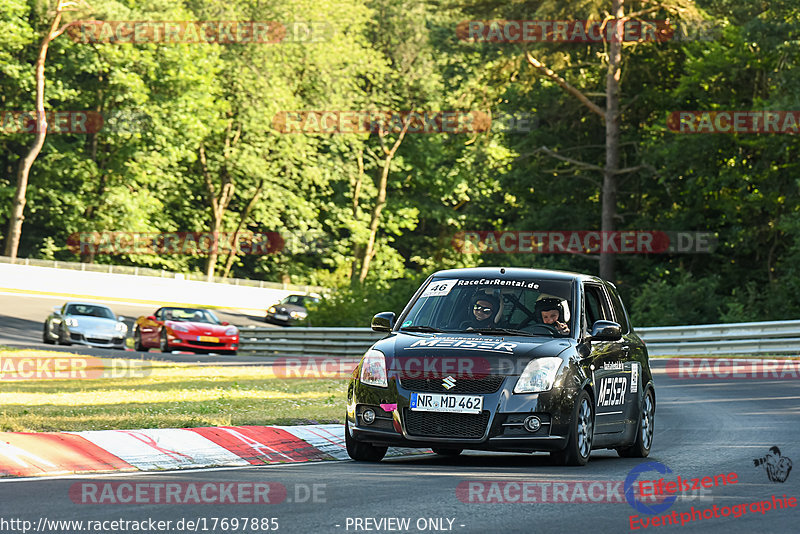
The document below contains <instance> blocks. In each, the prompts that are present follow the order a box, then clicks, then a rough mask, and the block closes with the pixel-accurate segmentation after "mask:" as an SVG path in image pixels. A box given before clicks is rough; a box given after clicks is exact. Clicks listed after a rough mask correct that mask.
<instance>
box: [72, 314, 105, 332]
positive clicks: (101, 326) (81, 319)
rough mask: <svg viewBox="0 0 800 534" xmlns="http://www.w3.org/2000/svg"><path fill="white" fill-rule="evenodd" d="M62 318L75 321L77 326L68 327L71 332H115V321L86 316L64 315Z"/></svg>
mask: <svg viewBox="0 0 800 534" xmlns="http://www.w3.org/2000/svg"><path fill="white" fill-rule="evenodd" d="M64 318H70V319H75V320H77V321H78V326H76V327H70V328H71V329H72V330H75V331H77V330H80V331H92V332H116V328H117V321H116V320H114V319H106V318H104V317H89V316H88V315H65V316H64Z"/></svg>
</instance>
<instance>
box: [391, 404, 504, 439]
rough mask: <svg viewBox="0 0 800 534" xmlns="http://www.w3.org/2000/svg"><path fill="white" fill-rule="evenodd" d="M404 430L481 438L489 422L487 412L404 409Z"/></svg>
mask: <svg viewBox="0 0 800 534" xmlns="http://www.w3.org/2000/svg"><path fill="white" fill-rule="evenodd" d="M404 415H405V420H406V431H407V432H408V434H409V435H411V436H430V437H439V438H462V439H477V438H482V437H483V434H484V433H485V431H486V425H487V424H489V412H488V411H486V410H484V411H483V412H481V413H480V414H469V413H436V412H417V411H412V410H409V409H408V408H406V409H405V410H404Z"/></svg>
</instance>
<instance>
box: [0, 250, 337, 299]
mask: <svg viewBox="0 0 800 534" xmlns="http://www.w3.org/2000/svg"><path fill="white" fill-rule="evenodd" d="M0 263H8V264H12V265H31V266H34V267H50V268H53V269H68V270H70V271H85V272H92V273H110V274H128V275H133V276H154V277H157V278H172V279H176V280H194V281H197V282H213V283H216V284H230V285H233V286H248V287H260V288H267V289H281V290H287V291H296V292H299V293H326V292H328V291H329V290H328V289H327V288H324V287H320V286H309V285H300V284H283V283H281V282H265V281H264V280H247V279H244V278H222V277H221V276H214V277H213V278H212V279H211V280H209V279H208V277H207V276H206V275H205V274H201V273H174V272H172V271H164V270H161V269H151V268H149V267H138V266H130V265H106V264H103V263H79V262H74V261H57V260H40V259H37V258H15V259H11V258H10V257H9V256H0Z"/></svg>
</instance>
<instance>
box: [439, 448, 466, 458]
mask: <svg viewBox="0 0 800 534" xmlns="http://www.w3.org/2000/svg"><path fill="white" fill-rule="evenodd" d="M431 450H432V451H433V452H434V453H435V454H438V455H439V456H449V457H451V458H455V457H456V456H458V455H459V454H461V453H462V452H463V450H464V449H442V448H441V447H431Z"/></svg>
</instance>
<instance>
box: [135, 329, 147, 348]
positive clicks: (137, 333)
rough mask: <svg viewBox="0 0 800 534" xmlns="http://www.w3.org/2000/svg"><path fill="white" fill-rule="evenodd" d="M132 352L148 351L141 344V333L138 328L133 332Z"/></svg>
mask: <svg viewBox="0 0 800 534" xmlns="http://www.w3.org/2000/svg"><path fill="white" fill-rule="evenodd" d="M133 350H135V351H138V352H148V351H149V350H150V349H149V348H148V347H145V346H144V345H143V344H142V333H141V332H140V331H139V329H138V328H137V329H136V330H134V331H133Z"/></svg>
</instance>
